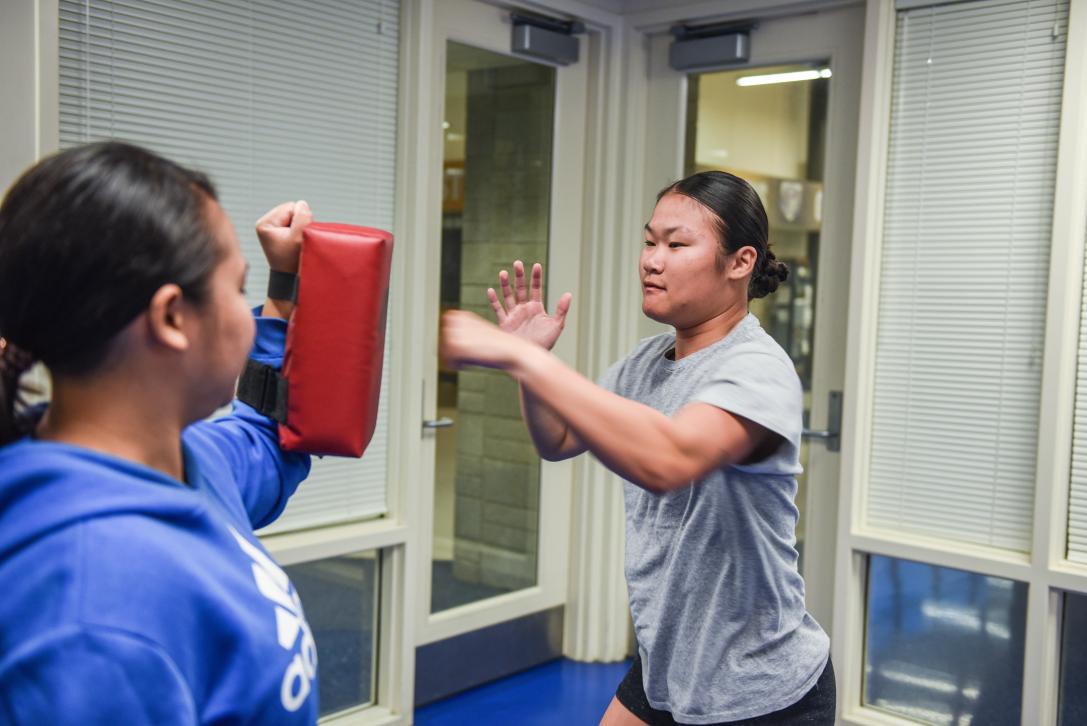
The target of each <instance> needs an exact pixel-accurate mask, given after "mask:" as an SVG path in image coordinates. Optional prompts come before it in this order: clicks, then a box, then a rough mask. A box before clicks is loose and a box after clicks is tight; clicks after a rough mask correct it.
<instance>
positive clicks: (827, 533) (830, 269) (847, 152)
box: [642, 4, 864, 631]
mask: <svg viewBox="0 0 1087 726" xmlns="http://www.w3.org/2000/svg"><path fill="white" fill-rule="evenodd" d="M839 5H840V4H839ZM749 17H751V16H749ZM753 17H755V18H758V15H754V16H753ZM863 18H864V12H863V8H862V7H860V6H858V5H853V6H846V7H834V8H830V9H826V10H824V11H823V12H820V13H817V14H814V15H810V14H805V15H779V16H777V17H776V18H775V19H773V20H765V21H762V22H760V24H759V26H757V27H756V28H755V29H754V30H753V31H752V33H751V59H750V62H749V63H748V64H745V67H758V66H768V65H781V64H787V63H794V62H805V61H827V62H828V64H829V66H830V68H831V70H832V71H833V74H834V75H833V77H832V79H831V85H830V97H829V99H828V110H827V139H826V151H825V156H826V164H825V174H824V180H823V188H824V190H825V193H824V200H823V210H824V211H823V220H824V221H823V228H822V233H821V239H822V240H823V242H822V244H821V245H820V250H819V280H818V283H817V287H816V296H817V298H816V319H815V331H814V344H813V350H814V360H813V366H812V368H813V377H812V401H811V406H812V412H811V413H812V415H811V422H812V423H811V425H812V428H824V424H825V422H826V420H827V413H828V411H827V404H828V395H829V392H830V391H835V390H836V391H841V390H843V387H844V379H845V347H846V345H845V344H846V329H845V326H844V325H842V324H841V323H840V322H839V321H843V320H845V319H846V314H847V310H848V302H849V299H848V296H849V287H848V283H849V263H850V254H851V251H850V248H851V244H850V236H849V231H850V229H851V227H852V220H853V189H854V172H855V153H856V145H855V139H856V130H857V114H858V109H859V104H860V73H861V68H860V58H861V41H862V39H863V35H862V33H863V28H864V22H863ZM655 20H659V18H655ZM694 22H697V21H694ZM671 40H672V38H671V36H670V35H668V34H667V33H664V32H657V33H654V34H651V35H648V36H647V42H648V47H649V51H648V52H649V59H648V61H649V62H648V65H649V85H648V99H647V102H646V108H647V109H648V110H649V115H648V119H647V125H648V128H647V133H646V137H647V140H648V143H647V145H646V150H645V154H646V173H645V184H644V187H643V190H642V201H643V204H644V205H645V209H647V210H648V209H651V208H652V204H653V201H654V198H655V195H656V193H657V191H658V190H659V189H661V188H662V187H664V186H665V185H666V184H668V183H669V182H671V181H673V180H675V179H678V178H679V177H680V176H682V174H683V171H684V169H683V163H684V158H683V151H684V137H685V134H686V125H687V118H686V116H687V90H688V89H687V75H686V74H685V73H680V72H677V71H674V70H672V69H671V68H670V67H669V66H668V48H669V45H670V43H671ZM656 331H657V327H656V326H655V325H654V324H653V323H650V322H648V321H646V322H645V323H644V324H643V331H642V334H643V335H649V334H651V333H652V332H656ZM839 459H840V455H839V454H838V453H836V452H831V451H828V450H827V448H826V447H825V446H824V445H823V444H822V443H821V442H812V444H811V446H810V454H809V459H808V461H807V462H806V464H805V465H806V466H807V467H808V493H807V502H806V507H805V512H804V514H805V517H806V522H805V524H806V527H805V530H806V535H805V537H806V539H805V544H804V552H805V554H804V573H803V574H804V579H805V582H806V585H807V604H808V609H809V610H810V611H811V612H812V614H813V615H814V616H815V617H816V619H817V620H818V621H819V622H820V623H821V624H822V625H823V627H824V628H826V629H827V630H828V631H829V630H830V629H831V626H832V620H833V598H834V590H833V582H834V561H835V560H834V553H835V544H836V542H835V540H836V538H835V532H836V527H837V515H838V512H837V501H838V471H839Z"/></svg>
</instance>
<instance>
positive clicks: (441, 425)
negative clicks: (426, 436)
mask: <svg viewBox="0 0 1087 726" xmlns="http://www.w3.org/2000/svg"><path fill="white" fill-rule="evenodd" d="M455 423H456V421H454V420H453V419H451V418H449V417H448V416H442V417H441V418H431V419H426V420H424V421H423V428H424V429H447V428H449V427H450V426H452V425H453V424H455Z"/></svg>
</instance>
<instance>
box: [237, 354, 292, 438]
mask: <svg viewBox="0 0 1087 726" xmlns="http://www.w3.org/2000/svg"><path fill="white" fill-rule="evenodd" d="M238 400H239V401H242V402H243V403H248V404H249V405H250V406H252V407H253V408H255V409H256V410H257V411H259V412H260V413H262V414H263V415H265V416H267V417H268V418H271V419H275V420H276V421H278V422H279V423H286V422H287V379H286V378H284V377H283V376H282V375H281V374H280V372H279V369H278V368H273V367H272V366H270V365H266V364H264V363H257V362H256V361H255V360H249V361H246V364H245V372H243V373H242V377H241V378H240V379H238Z"/></svg>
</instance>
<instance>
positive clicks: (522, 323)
mask: <svg viewBox="0 0 1087 726" xmlns="http://www.w3.org/2000/svg"><path fill="white" fill-rule="evenodd" d="M513 277H514V279H513V285H512V287H511V286H510V277H509V273H507V272H506V271H505V270H502V272H500V273H499V275H498V282H499V285H500V287H501V288H502V299H501V300H500V299H499V297H498V293H496V292H495V290H494V288H493V287H492V288H489V289H488V290H487V299H488V300H490V302H491V308H492V309H494V312H495V315H497V316H498V327H500V328H501V329H502V330H504V331H506V332H507V333H511V334H513V335H516V336H517V337H519V338H523V339H525V340H528V341H531V342H533V343H535V344H537V345H539V346H541V347H543V348H546V349H547V350H551V348H552V347H553V346H554V345H555V341H557V340H558V339H559V335H560V334H561V333H562V329H563V326H565V324H566V313H567V312H568V311H569V310H570V301H571V300H572V299H573V295H571V294H570V293H565V294H564V295H563V296H562V297H561V298H559V302H558V304H557V305H555V314H554V315H548V314H547V308H545V307H544V304H543V267H542V266H541V265H540V263H539V262H537V263H536V264H534V265H533V266H532V279H531V281H530V282H529V284H527V285H526V284H525V282H526V281H525V266H524V264H523V263H522V262H521V261H520V260H517V261H516V262H514V263H513Z"/></svg>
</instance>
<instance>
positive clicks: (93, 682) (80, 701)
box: [0, 630, 198, 726]
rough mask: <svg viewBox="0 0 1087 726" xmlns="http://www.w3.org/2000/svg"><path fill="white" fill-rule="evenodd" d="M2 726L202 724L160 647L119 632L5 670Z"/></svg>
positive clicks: (36, 650)
mask: <svg viewBox="0 0 1087 726" xmlns="http://www.w3.org/2000/svg"><path fill="white" fill-rule="evenodd" d="M0 721H3V723H10V724H14V725H17V726H23V725H26V726H31V725H34V724H47V723H77V724H82V725H83V726H98V725H101V726H106V725H107V724H109V725H112V724H132V725H133V726H136V725H139V724H164V725H165V726H181V725H185V726H188V725H190V724H193V725H195V724H196V723H197V722H198V718H197V713H196V706H195V703H194V702H193V698H192V695H191V693H190V691H189V688H188V685H187V684H186V682H185V680H184V679H183V678H182V676H181V673H180V671H179V670H178V669H177V667H176V665H175V664H174V663H173V661H172V660H171V659H170V658H169V657H168V656H167V655H166V653H165V652H163V651H162V650H161V649H160V648H159V647H158V646H156V645H154V644H152V643H150V642H147V641H144V640H142V639H140V638H137V637H135V636H132V635H129V634H126V633H123V632H119V631H110V630H96V631H84V630H79V631H72V632H69V633H67V634H64V635H61V636H56V637H53V638H50V639H48V640H46V641H45V642H43V643H41V644H40V645H38V646H37V647H33V648H31V649H30V650H29V651H28V652H26V653H25V654H22V655H20V656H18V657H17V658H16V659H14V661H12V662H10V664H8V665H6V666H4V667H3V668H2V669H0Z"/></svg>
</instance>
